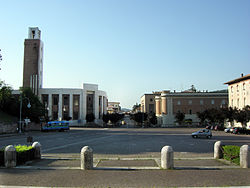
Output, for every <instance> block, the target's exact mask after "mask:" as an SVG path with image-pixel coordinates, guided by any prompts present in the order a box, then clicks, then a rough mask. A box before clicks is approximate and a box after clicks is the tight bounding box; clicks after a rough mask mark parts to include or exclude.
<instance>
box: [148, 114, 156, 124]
mask: <svg viewBox="0 0 250 188" xmlns="http://www.w3.org/2000/svg"><path fill="white" fill-rule="evenodd" d="M148 121H149V123H150V124H153V125H156V124H157V117H156V115H155V113H150V114H149V115H148Z"/></svg>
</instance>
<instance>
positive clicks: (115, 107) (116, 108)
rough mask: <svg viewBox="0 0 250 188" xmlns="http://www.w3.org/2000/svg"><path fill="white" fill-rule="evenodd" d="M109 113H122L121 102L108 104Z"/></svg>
mask: <svg viewBox="0 0 250 188" xmlns="http://www.w3.org/2000/svg"><path fill="white" fill-rule="evenodd" d="M107 111H108V113H110V114H112V113H120V112H121V107H120V102H108V110H107Z"/></svg>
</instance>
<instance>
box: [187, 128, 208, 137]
mask: <svg viewBox="0 0 250 188" xmlns="http://www.w3.org/2000/svg"><path fill="white" fill-rule="evenodd" d="M192 137H193V138H211V137H212V132H211V131H210V130H209V129H201V130H199V131H197V132H194V133H192Z"/></svg>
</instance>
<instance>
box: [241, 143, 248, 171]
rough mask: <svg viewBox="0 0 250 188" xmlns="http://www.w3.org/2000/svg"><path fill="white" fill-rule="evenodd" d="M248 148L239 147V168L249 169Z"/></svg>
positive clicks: (244, 146)
mask: <svg viewBox="0 0 250 188" xmlns="http://www.w3.org/2000/svg"><path fill="white" fill-rule="evenodd" d="M249 149H250V148H249V146H248V145H243V146H241V147H240V167H241V168H250V153H249Z"/></svg>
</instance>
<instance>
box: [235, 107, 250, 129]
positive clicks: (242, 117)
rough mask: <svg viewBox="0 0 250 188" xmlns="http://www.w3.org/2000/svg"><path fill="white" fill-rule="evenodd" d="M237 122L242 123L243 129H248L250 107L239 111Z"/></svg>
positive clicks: (236, 115)
mask: <svg viewBox="0 0 250 188" xmlns="http://www.w3.org/2000/svg"><path fill="white" fill-rule="evenodd" d="M235 120H236V121H237V122H240V123H241V125H242V127H244V128H246V126H247V122H249V121H250V106H246V107H244V108H243V109H242V110H237V112H236V114H235Z"/></svg>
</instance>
